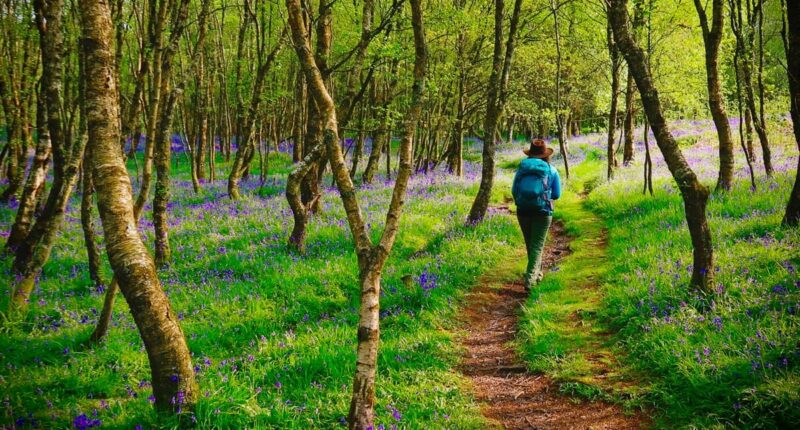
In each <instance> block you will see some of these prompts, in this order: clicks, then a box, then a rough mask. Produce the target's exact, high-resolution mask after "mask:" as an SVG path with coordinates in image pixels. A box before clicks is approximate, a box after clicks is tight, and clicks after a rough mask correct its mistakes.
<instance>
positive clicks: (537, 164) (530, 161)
mask: <svg viewBox="0 0 800 430" xmlns="http://www.w3.org/2000/svg"><path fill="white" fill-rule="evenodd" d="M542 164H545V165H547V167H549V168H550V178H549V180H548V184H549V187H550V200H558V199H559V198H560V197H561V178H560V177H559V176H558V170H556V168H555V167H553V166H551V165H550V163H548V162H547V161H544V160H542V159H541V158H525V159H524V160H522V161H521V162H520V163H519V168H518V169H517V173H516V174H515V175H514V183H513V184H512V185H511V195H516V190H517V182H518V179H519V177H520V176H522V174H523V173H525V172H526V171H528V170H532V169H534V168H541V165H542ZM517 211H518V212H517V214H519V215H523V216H531V215H553V211H552V210H548V211H545V213H522V211H520V210H519V208H517Z"/></svg>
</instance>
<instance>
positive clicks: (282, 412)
mask: <svg viewBox="0 0 800 430" xmlns="http://www.w3.org/2000/svg"><path fill="white" fill-rule="evenodd" d="M271 161H272V163H271V166H272V168H273V169H274V170H273V172H282V171H285V170H286V169H287V168H288V159H286V157H285V156H284V155H283V154H279V155H277V156H276V158H275V159H273V160H271ZM175 162H176V163H178V165H177V166H174V167H175V172H176V175H177V178H176V181H175V182H174V183H175V185H176V186H175V188H174V190H173V197H174V202H175V205H174V206H173V207H172V208H171V213H170V219H171V220H172V224H171V231H170V234H171V245H172V249H173V254H174V257H175V260H174V262H173V264H172V266H171V268H170V269H169V270H166V271H163V272H161V273H160V277H161V279H162V282H163V286H164V288H165V289H166V291H167V292H168V294H169V298H170V301H171V303H172V306H173V308H174V309H175V311H176V312H177V313H178V315H179V318H181V319H182V322H181V325H182V327H183V329H184V332H185V334H186V337H187V340H188V343H189V348H190V350H191V352H192V354H193V360H194V363H195V365H197V366H199V367H198V369H199V372H198V382H199V385H200V391H201V397H200V400H199V403H198V405H197V408H196V411H195V413H194V417H193V419H194V420H196V421H197V423H198V427H199V428H230V429H241V428H258V429H267V428H276V429H277V428H280V429H291V428H297V429H308V428H337V427H340V426H341V425H342V424H341V420H342V418H343V417H344V416H346V414H347V410H348V406H349V399H350V395H351V390H352V375H353V372H354V367H355V341H356V333H355V328H356V322H357V314H356V312H355V310H356V308H357V306H358V287H357V285H358V282H357V265H356V261H355V255H354V253H353V249H352V245H351V239H350V233H349V230H348V228H347V226H346V224H345V223H344V222H343V221H342V220H343V219H344V213H343V210H342V209H341V203H340V202H339V198H338V195H337V194H336V193H335V192H331V193H327V194H326V195H325V197H324V200H323V213H322V214H321V215H319V216H316V217H315V218H314V219H313V221H312V222H311V224H310V225H309V236H308V253H307V255H305V256H302V257H299V256H297V255H293V254H291V253H289V252H287V249H286V246H285V245H286V240H287V237H288V229H289V228H290V227H291V225H290V224H289V223H288V220H289V219H290V218H289V216H288V209H287V207H286V204H285V199H284V197H283V195H282V193H271V192H266V193H263V194H262V195H265V196H269V197H260V196H259V194H258V192H257V189H258V187H257V185H256V186H254V185H252V184H251V185H248V187H246V189H245V190H244V192H243V196H244V197H243V199H242V200H241V201H238V202H231V201H230V200H228V199H227V198H226V197H225V196H224V193H225V192H224V188H225V183H224V180H223V179H220V180H218V181H217V183H215V184H211V185H207V186H206V187H205V188H204V190H203V191H202V192H201V193H200V194H197V195H195V194H194V193H193V192H192V191H191V187H190V185H189V182H188V170H187V169H186V166H185V165H182V164H181V163H184V161H183V160H182V159H181V158H179V157H176V161H175ZM218 168H219V170H220V172H219V173H220V176H218V177H219V178H224V176H222V175H221V173H223V172H224V171H225V168H226V165H225V164H224V163H223V161H222V160H221V159H220V161H219V165H218ZM253 175H254V177H255V178H257V176H258V175H257V171H256V172H254V173H253ZM282 176H285V174H284V173H275V175H274V176H271V177H270V181H272V180H273V179H274V180H276V181H278V182H277V185H276V187H280V178H281V177H282ZM253 180H255V179H253ZM415 182H416V184H412V188H411V190H410V198H409V201H408V204H407V206H406V208H405V214H404V216H403V220H402V225H401V229H400V234H399V236H398V239H397V243H396V245H395V248H394V250H393V252H392V255H391V258H390V260H389V262H388V263H387V266H386V269H385V270H384V274H383V291H384V293H383V297H382V301H381V305H382V312H383V318H382V320H381V325H382V326H381V329H382V332H381V341H382V343H381V350H380V356H379V373H378V378H377V401H378V403H377V407H376V412H377V419H378V423H381V424H385V425H386V426H387V427H388V426H389V425H390V424H395V423H396V424H399V425H400V426H401V427H405V428H433V429H436V428H455V429H470V428H483V427H484V424H485V421H484V418H483V417H482V416H481V414H480V410H479V408H478V406H477V405H476V404H475V401H474V399H473V398H472V396H471V395H470V390H469V388H468V387H467V386H466V382H465V379H464V378H463V376H461V375H460V373H458V372H457V371H456V370H455V369H456V365H457V362H458V360H459V359H460V350H459V349H458V347H457V342H456V340H455V337H454V335H453V333H454V332H455V329H456V327H455V322H454V321H455V316H456V314H457V312H458V309H459V306H460V301H461V299H462V297H463V295H464V293H465V292H467V291H468V290H469V289H470V288H471V286H472V285H473V283H474V281H475V279H476V278H477V277H478V276H479V275H480V274H481V273H483V272H484V271H486V270H487V268H489V267H492V266H493V265H494V264H496V262H498V261H500V260H501V259H502V258H503V256H504V255H506V254H508V253H509V252H510V250H511V249H512V246H514V245H516V244H517V241H518V240H519V238H518V237H517V236H518V232H517V228H516V225H515V224H514V223H513V221H512V220H511V219H510V217H507V216H502V215H493V216H490V217H488V218H487V219H486V221H485V222H483V223H481V224H480V225H479V226H477V227H464V221H465V218H466V214H467V211H468V209H469V206H470V204H471V203H472V197H473V196H474V193H475V191H476V187H477V186H476V185H475V184H473V183H470V182H468V181H467V180H464V179H455V178H452V177H449V176H448V175H441V174H437V175H430V176H424V175H420V176H418V177H417V178H415ZM268 183H271V182H268ZM326 183H327V180H326ZM507 187H508V178H500V179H499V180H498V189H499V190H502V189H505V188H507ZM390 192H391V190H390V189H389V188H387V187H386V186H383V185H379V186H375V187H371V188H365V189H363V190H362V191H361V192H360V194H359V196H360V200H361V203H362V208H363V209H364V213H365V215H366V217H367V221H368V222H370V223H371V225H372V226H373V227H372V229H371V230H372V234H373V236H374V237H377V235H378V234H379V233H380V226H381V225H382V223H383V217H384V211H385V207H386V205H387V203H388V200H389V197H390ZM503 197H504V196H503V192H502V191H498V192H497V194H496V195H495V199H501V200H502V199H503ZM76 206H77V202H76V201H73V202H72V203H71V208H70V213H69V215H68V219H67V223H66V226H65V230H64V232H63V234H62V235H61V237H60V238H59V240H58V242H57V244H56V246H55V249H54V252H53V255H52V257H51V259H50V262H49V263H48V265H47V266H46V267H45V270H44V274H43V276H42V278H41V280H40V282H39V284H38V287H37V288H36V291H35V295H34V299H33V303H32V304H31V312H30V315H29V316H28V318H27V320H25V321H24V323H23V324H20V325H18V326H16V327H13V328H12V329H11V331H9V332H7V333H3V335H2V337H0V387H2V388H1V389H0V392H2V398H3V399H4V401H5V406H4V407H3V409H2V412H0V423H4V424H5V423H8V424H11V423H13V422H14V421H15V420H17V419H20V418H22V419H24V420H26V421H25V422H27V423H28V424H30V419H29V414H32V415H31V417H32V418H33V419H35V420H36V421H37V423H38V424H39V425H40V427H45V428H66V427H69V426H70V425H71V422H72V420H73V419H74V418H75V417H76V416H78V415H80V414H82V413H85V414H87V415H91V414H92V412H93V411H94V410H97V413H98V418H100V419H102V420H103V427H104V428H126V429H130V428H133V427H134V426H135V425H137V424H142V425H143V426H144V428H150V427H157V428H175V427H179V426H183V425H186V424H188V423H189V421H190V420H191V419H192V417H188V416H184V417H182V418H181V420H182V421H178V420H175V419H172V418H167V417H158V416H156V415H155V413H154V412H153V408H152V406H151V404H150V402H149V401H148V396H149V395H150V393H151V390H150V387H149V385H148V383H147V381H149V379H150V375H149V367H148V362H147V357H146V355H145V353H144V350H143V347H142V343H141V340H140V338H139V336H138V333H137V331H136V329H135V326H134V325H133V321H132V318H131V317H130V315H129V314H128V312H127V308H126V305H125V303H124V300H119V301H118V303H117V306H116V308H115V314H114V325H113V327H112V328H111V331H110V334H109V339H108V341H107V342H106V343H104V344H103V345H102V346H99V347H96V348H87V347H84V346H82V345H83V342H84V341H85V340H86V339H87V338H88V336H89V334H90V332H91V330H92V327H93V324H94V322H95V320H96V318H97V311H98V309H99V307H100V306H101V304H102V295H100V294H98V293H97V292H96V291H94V289H93V288H91V287H90V282H89V279H88V274H87V273H86V268H87V266H86V262H85V250H84V249H83V239H82V236H81V235H82V233H81V230H80V227H79V224H78V222H77V219H76V218H75V215H74V214H76V212H75V209H76ZM13 215H14V213H13V211H12V210H10V209H2V210H0V220H2V221H1V222H2V223H3V225H5V226H6V227H7V226H9V225H10V222H11V221H12V220H13ZM142 232H143V233H144V237H145V239H146V241H147V244H148V246H152V243H151V241H152V237H153V234H152V224H151V223H150V219H149V218H145V219H144V220H143V228H142ZM476 244H480V246H476ZM4 264H5V265H6V267H7V265H8V264H10V262H9V261H5V263H4ZM423 273H427V274H428V276H429V278H430V277H433V278H434V279H435V283H436V284H435V288H433V289H430V290H429V291H424V290H423V289H422V288H421V286H420V285H419V283H418V278H419V276H420V275H422V274H423ZM104 274H105V277H106V279H108V278H109V277H110V270H109V268H108V266H107V265H106V266H104ZM406 275H410V276H412V282H411V284H410V285H405V284H404V283H403V282H402V278H403V277H404V276H406ZM7 300H8V296H7V295H4V296H0V309H5V307H6V306H7ZM390 408H396V409H398V410H399V411H400V413H401V414H402V419H401V421H400V422H396V420H395V418H394V417H393V416H392V411H391V409H390Z"/></svg>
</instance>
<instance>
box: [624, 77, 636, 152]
mask: <svg viewBox="0 0 800 430" xmlns="http://www.w3.org/2000/svg"><path fill="white" fill-rule="evenodd" d="M635 85H636V84H635V83H634V81H633V76H632V75H631V73H630V71H629V72H628V84H627V86H626V87H625V120H624V122H623V133H625V143H624V145H623V149H622V165H623V166H627V165H629V164H631V162H632V161H633V152H634V151H633V129H634V121H633V120H634V116H635V112H634V109H633V107H634V101H635V94H636V87H635Z"/></svg>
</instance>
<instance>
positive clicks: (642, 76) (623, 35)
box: [609, 0, 714, 293]
mask: <svg viewBox="0 0 800 430" xmlns="http://www.w3.org/2000/svg"><path fill="white" fill-rule="evenodd" d="M609 16H610V18H611V26H612V29H613V32H614V39H615V40H616V42H617V47H618V48H619V50H620V52H622V54H623V55H624V57H625V60H626V61H627V63H628V68H629V69H630V70H631V73H632V74H633V77H634V79H635V80H636V86H637V88H638V89H639V92H640V96H641V98H642V105H643V106H644V110H645V113H646V114H647V119H648V121H649V123H650V126H651V127H652V128H653V132H654V134H655V137H656V143H657V144H658V147H659V149H660V150H661V153H662V154H663V155H664V160H665V161H666V163H667V167H668V168H669V170H670V172H671V173H672V176H673V178H674V179H675V182H676V183H677V184H678V188H679V189H680V191H681V195H682V196H683V203H684V209H685V212H686V221H687V223H688V225H689V233H690V235H691V238H692V246H693V248H694V261H693V264H692V279H691V287H693V288H696V289H699V290H701V291H703V292H706V293H710V292H711V289H712V287H713V275H714V252H713V248H712V244H711V230H710V229H709V227H708V220H707V219H706V204H707V202H708V195H709V193H708V189H707V188H706V187H705V186H703V184H701V183H700V181H699V180H698V179H697V176H696V175H695V173H694V171H693V170H692V168H691V167H690V166H689V164H688V163H687V162H686V159H685V158H684V157H683V154H682V153H681V151H680V148H679V147H678V144H677V142H676V141H675V139H674V137H673V136H672V134H671V133H670V131H669V126H668V125H667V122H666V119H665V118H664V116H663V114H662V110H661V101H660V100H659V97H658V91H657V90H656V88H655V84H654V82H653V78H652V76H651V74H650V69H649V66H648V65H647V63H646V57H645V55H644V53H643V52H642V50H641V49H640V48H639V46H637V45H636V43H635V42H634V41H633V39H632V38H631V36H630V30H629V28H628V10H627V0H611V3H610V6H609Z"/></svg>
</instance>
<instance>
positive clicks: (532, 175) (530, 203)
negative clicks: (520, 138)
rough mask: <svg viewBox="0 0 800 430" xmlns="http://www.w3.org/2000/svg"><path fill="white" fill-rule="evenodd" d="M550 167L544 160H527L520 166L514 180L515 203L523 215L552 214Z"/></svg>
mask: <svg viewBox="0 0 800 430" xmlns="http://www.w3.org/2000/svg"><path fill="white" fill-rule="evenodd" d="M550 172H551V167H550V165H549V164H548V163H547V162H546V161H543V160H539V159H535V158H527V159H525V160H522V162H521V163H520V165H519V173H518V174H517V176H516V178H515V179H514V187H513V189H514V192H513V195H514V202H515V203H516V204H517V209H518V210H519V211H520V212H521V213H551V212H552V211H553V202H552V200H550Z"/></svg>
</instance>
